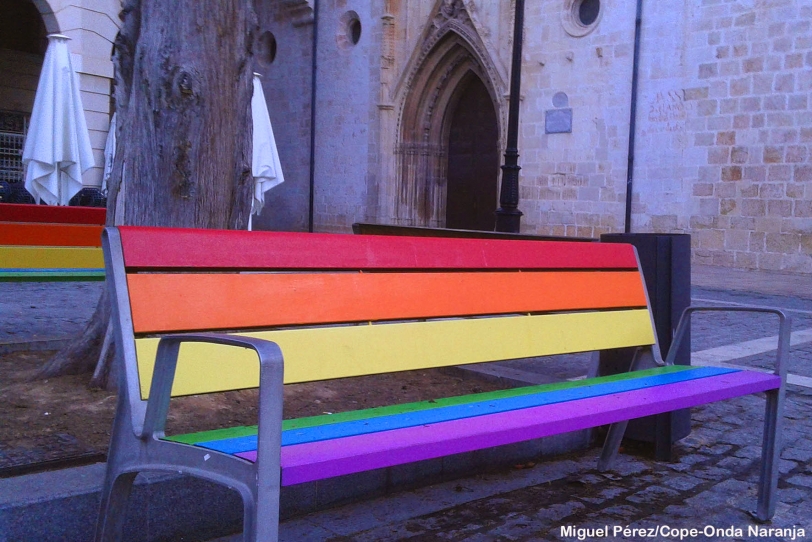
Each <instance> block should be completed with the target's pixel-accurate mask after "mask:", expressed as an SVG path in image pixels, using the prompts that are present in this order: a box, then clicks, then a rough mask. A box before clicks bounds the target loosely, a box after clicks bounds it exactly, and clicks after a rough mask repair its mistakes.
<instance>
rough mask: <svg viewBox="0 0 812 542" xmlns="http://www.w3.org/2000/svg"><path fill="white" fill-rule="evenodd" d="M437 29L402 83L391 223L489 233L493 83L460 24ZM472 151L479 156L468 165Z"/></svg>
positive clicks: (496, 129) (494, 175) (495, 124)
mask: <svg viewBox="0 0 812 542" xmlns="http://www.w3.org/2000/svg"><path fill="white" fill-rule="evenodd" d="M448 24H451V23H448ZM452 26H454V25H452ZM457 30H459V31H460V32H462V33H457ZM438 32H440V33H441V35H440V36H439V37H437V38H436V39H431V40H429V41H428V43H427V46H426V47H425V52H424V56H423V57H422V58H421V59H420V60H419V63H418V64H417V65H416V67H415V68H414V69H413V71H412V72H411V73H412V76H411V77H410V78H409V79H407V80H406V81H405V82H404V86H403V88H404V89H405V90H406V93H405V96H404V100H403V108H402V110H401V112H400V115H399V119H398V122H399V126H398V132H399V135H398V144H397V147H396V150H395V155H396V159H397V161H398V163H397V166H396V181H395V182H396V188H395V190H396V191H395V192H394V194H393V195H394V196H395V201H394V204H395V206H394V217H393V218H394V220H395V223H397V224H402V225H408V226H429V227H433V228H443V227H449V228H465V229H467V228H472V229H489V230H493V227H494V224H495V220H494V219H493V213H494V211H495V210H496V201H497V195H496V193H497V189H496V185H497V180H498V157H497V159H496V161H494V162H492V161H491V160H490V159H489V158H488V157H490V156H496V155H497V153H498V149H499V142H500V140H501V138H500V134H501V129H500V126H499V115H498V111H499V109H500V105H499V101H498V100H499V98H498V97H499V92H497V90H496V89H497V88H499V85H498V84H496V83H495V82H494V81H495V78H494V73H495V72H494V70H491V69H489V68H488V66H490V63H489V62H488V61H487V59H485V57H484V56H482V55H480V54H479V52H478V50H479V49H480V47H477V46H475V45H472V44H473V43H478V41H477V38H476V36H475V35H473V36H472V35H469V34H472V33H471V32H470V31H468V30H467V29H466V28H463V27H462V26H461V25H460V24H456V25H455V31H451V30H447V31H438ZM443 32H444V33H443ZM463 34H465V35H463ZM452 146H453V149H452V148H451V147H452ZM478 154H482V155H484V156H476V160H474V159H473V155H478ZM472 164H473V165H472ZM482 164H487V165H484V166H483V165H482ZM449 167H450V168H452V171H451V172H449V171H448V168H449ZM478 168H481V169H482V171H479V170H478ZM472 171H476V172H477V179H473V178H472V176H471V172H472ZM486 172H487V173H486ZM449 174H450V176H449ZM447 198H450V200H449V201H447ZM474 208H476V212H474V211H473V210H474ZM487 215H490V217H488V216H487Z"/></svg>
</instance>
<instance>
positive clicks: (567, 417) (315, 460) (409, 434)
mask: <svg viewBox="0 0 812 542" xmlns="http://www.w3.org/2000/svg"><path fill="white" fill-rule="evenodd" d="M780 386H781V378H780V377H778V376H776V375H773V374H766V373H759V372H753V371H739V372H734V373H729V374H725V375H719V376H714V377H709V378H705V379H703V381H702V385H701V386H698V385H697V384H696V383H695V382H690V381H689V382H679V383H675V384H667V385H663V386H656V387H654V388H646V389H642V390H634V391H630V392H624V393H617V394H612V395H606V396H603V397H592V398H588V399H581V400H577V401H571V402H568V403H559V404H555V405H545V406H542V407H535V408H529V409H525V410H521V411H512V412H504V413H498V414H490V415H488V416H483V417H482V418H487V420H485V419H482V420H481V421H479V422H478V423H475V424H472V423H470V420H454V421H450V422H443V423H437V424H432V425H426V426H419V427H409V428H406V429H399V430H396V431H385V432H382V433H374V434H368V435H358V436H352V437H345V438H342V439H336V440H331V441H321V442H313V443H308V444H298V445H294V446H286V447H284V448H283V449H282V485H285V486H287V485H294V484H300V483H304V482H310V481H314V480H320V479H324V478H331V477H334V476H341V475H344V474H351V473H355V472H362V471H366V470H371V469H377V468H383V467H390V466H393V465H399V464H402V463H410V462H413V461H419V460H425V459H433V458H436V457H442V456H446V455H450V454H456V453H461V452H468V451H472V450H479V449H482V448H488V447H491V446H500V445H504V444H512V443H515V442H522V441H526V440H530V439H535V438H541V437H546V436H550V435H556V434H560V433H566V432H570V431H577V430H580V429H587V428H590V427H597V426H600V425H606V424H610V423H614V422H618V421H622V420H628V419H632V418H639V417H642V416H650V415H653V414H659V413H663V412H670V411H673V410H678V409H681V408H689V407H692V406H697V405H702V404H706V403H711V402H715V401H721V400H724V399H730V398H733V397H738V396H742V395H748V394H751V393H758V392H762V391H767V390H771V389H777V388H779V387H780ZM236 455H237V456H239V457H242V458H244V459H248V460H251V461H254V460H256V452H245V453H240V454H236Z"/></svg>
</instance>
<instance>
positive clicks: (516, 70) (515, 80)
mask: <svg viewBox="0 0 812 542" xmlns="http://www.w3.org/2000/svg"><path fill="white" fill-rule="evenodd" d="M523 27H524V0H516V13H515V15H514V17H513V59H512V62H511V68H510V108H509V109H508V131H507V147H506V148H505V163H504V165H502V189H501V191H500V193H499V209H497V210H496V231H504V232H514V233H518V232H519V226H520V221H521V218H522V212H521V211H520V210H519V170H520V169H522V168H521V167H519V148H518V147H519V143H518V141H519V87H520V86H521V80H522V29H523Z"/></svg>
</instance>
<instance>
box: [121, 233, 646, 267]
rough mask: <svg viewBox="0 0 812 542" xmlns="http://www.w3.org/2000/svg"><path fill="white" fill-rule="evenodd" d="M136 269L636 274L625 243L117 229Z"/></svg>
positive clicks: (129, 263)
mask: <svg viewBox="0 0 812 542" xmlns="http://www.w3.org/2000/svg"><path fill="white" fill-rule="evenodd" d="M119 231H120V232H121V239H122V244H123V246H124V253H125V255H126V256H125V265H126V266H127V267H128V268H140V269H172V268H178V269H200V270H203V269H235V270H239V269H243V270H250V269H263V268H265V269H267V268H271V269H637V258H636V256H635V253H634V249H633V247H632V246H630V245H623V244H614V243H612V244H598V243H574V242H566V241H560V242H559V241H549V242H546V241H504V240H490V239H451V238H426V237H423V238H412V237H387V236H374V235H370V236H365V235H344V234H318V233H289V232H235V231H226V230H198V229H169V228H147V227H121V228H119Z"/></svg>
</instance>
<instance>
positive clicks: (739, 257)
mask: <svg viewBox="0 0 812 542" xmlns="http://www.w3.org/2000/svg"><path fill="white" fill-rule="evenodd" d="M733 257H734V261H735V266H736V267H741V268H744V269H756V268H758V255H757V254H752V253H750V252H734V253H733Z"/></svg>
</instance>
